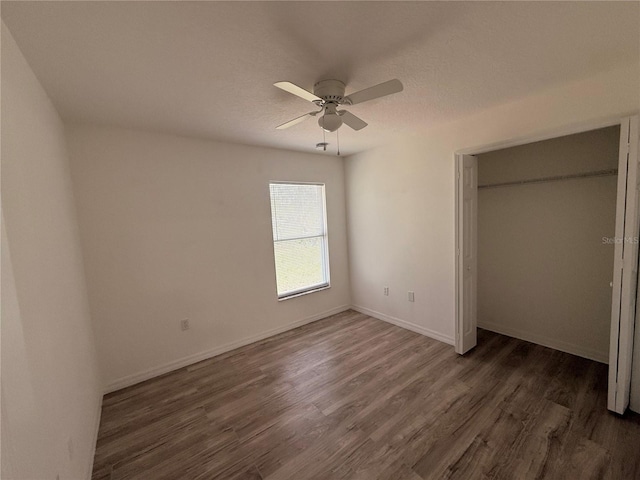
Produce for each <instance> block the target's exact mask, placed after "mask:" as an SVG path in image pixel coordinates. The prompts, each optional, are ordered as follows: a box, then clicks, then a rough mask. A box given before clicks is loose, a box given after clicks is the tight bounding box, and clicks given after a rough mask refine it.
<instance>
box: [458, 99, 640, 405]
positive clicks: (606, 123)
mask: <svg viewBox="0 0 640 480" xmlns="http://www.w3.org/2000/svg"><path fill="white" fill-rule="evenodd" d="M634 115H638V113H637V112H634V113H630V114H628V115H621V116H616V117H607V118H603V119H598V120H594V121H591V122H586V123H580V124H575V125H569V126H564V127H559V128H556V129H551V130H547V131H543V132H539V133H537V134H533V135H529V136H523V137H516V138H513V139H506V140H504V141H498V142H494V143H490V144H484V145H480V146H475V147H469V148H462V149H459V150H456V151H455V152H454V154H453V160H454V161H453V165H454V171H453V181H454V185H455V249H454V257H455V326H454V329H455V349H456V352H457V353H460V354H462V353H463V352H462V351H461V349H460V346H461V338H462V332H463V318H462V313H463V298H462V289H461V283H460V282H461V280H462V273H461V270H460V268H461V256H460V252H461V251H462V232H461V221H462V219H461V215H462V210H461V205H462V198H461V195H462V193H463V192H462V189H461V186H460V180H459V178H460V176H461V173H462V171H461V169H462V162H463V155H480V154H482V153H486V152H491V151H494V150H501V149H504V148H510V147H516V146H519V145H525V144H528V143H534V142H539V141H543V140H550V139H553V138H558V137H564V136H567V135H572V134H576V133H582V132H588V131H590V130H597V129H599V128H606V127H612V126H614V125H619V126H620V128H621V129H622V128H623V127H624V124H625V122H627V120H628V118H629V117H631V116H634ZM612 271H613V265H612ZM474 275H475V276H476V279H475V281H476V283H477V271H476V272H474ZM639 288H640V287H639ZM638 300H639V301H640V298H639V299H638ZM473 322H474V323H475V328H476V329H477V318H475V319H473ZM611 322H612V324H613V319H612V321H611ZM612 327H613V325H612ZM610 363H611V361H610ZM627 403H628V402H627ZM608 407H609V409H610V410H614V411H617V410H616V409H614V408H611V407H612V405H611V404H609V406H608ZM618 413H622V412H618Z"/></svg>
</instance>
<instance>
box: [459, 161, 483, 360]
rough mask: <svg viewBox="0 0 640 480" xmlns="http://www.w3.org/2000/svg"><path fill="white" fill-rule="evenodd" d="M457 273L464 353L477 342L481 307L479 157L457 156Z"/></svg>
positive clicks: (460, 328)
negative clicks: (478, 237) (478, 311)
mask: <svg viewBox="0 0 640 480" xmlns="http://www.w3.org/2000/svg"><path fill="white" fill-rule="evenodd" d="M456 163H457V165H456V168H457V177H458V178H457V181H458V199H457V200H458V201H457V221H458V238H457V252H456V254H457V256H456V259H457V261H456V266H457V269H458V270H457V277H458V282H459V284H458V289H457V291H458V299H457V300H458V305H457V309H458V314H457V321H456V345H455V348H456V352H457V353H460V354H463V353H466V352H468V351H469V350H471V349H472V348H473V347H475V346H476V343H477V326H478V319H477V310H478V299H477V289H478V272H477V265H478V242H477V231H478V159H477V158H476V157H474V156H472V155H458V156H457V162H456Z"/></svg>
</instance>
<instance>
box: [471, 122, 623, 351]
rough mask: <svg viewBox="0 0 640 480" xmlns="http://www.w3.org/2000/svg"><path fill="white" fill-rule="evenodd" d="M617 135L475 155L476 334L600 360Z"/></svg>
mask: <svg viewBox="0 0 640 480" xmlns="http://www.w3.org/2000/svg"><path fill="white" fill-rule="evenodd" d="M618 144H619V126H614V127H608V128H604V129H599V130H593V131H589V132H583V133H579V134H575V135H569V136H565V137H560V138H555V139H551V140H545V141H541V142H535V143H531V144H527V145H521V146H517V147H512V148H507V149H503V150H498V151H494V152H488V153H484V154H481V155H478V156H477V157H478V185H479V187H478V326H479V327H480V328H485V329H487V330H492V331H495V332H499V333H503V334H506V335H510V336H513V337H517V338H521V339H524V340H528V341H532V342H535V343H539V344H541V345H546V346H549V347H552V348H555V349H558V350H562V351H566V352H569V353H573V354H576V355H580V356H583V357H587V358H591V359H593V360H597V361H600V362H603V363H606V362H607V360H608V350H609V329H610V325H611V288H610V285H609V284H610V282H611V280H612V272H613V253H614V243H613V241H614V240H613V236H614V228H615V211H616V187H617V166H618V165H617V164H618Z"/></svg>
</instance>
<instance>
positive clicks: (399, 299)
mask: <svg viewBox="0 0 640 480" xmlns="http://www.w3.org/2000/svg"><path fill="white" fill-rule="evenodd" d="M639 73H640V72H638V68H637V66H632V67H629V68H623V69H619V70H615V71H610V72H605V73H602V74H600V75H597V76H595V77H592V78H589V79H585V80H581V81H578V82H573V83H570V84H567V85H564V86H562V87H558V88H554V89H551V90H547V91H543V92H540V93H538V94H537V95H534V96H530V97H526V98H522V99H521V100H519V101H517V102H512V103H508V104H505V105H502V106H499V107H495V108H492V109H489V110H483V111H480V112H478V113H476V114H474V115H471V116H469V117H467V118H464V119H461V120H459V121H456V122H452V123H448V124H444V125H440V126H439V127H437V128H433V129H430V130H427V131H424V132H417V133H415V134H414V135H410V136H406V137H405V138H403V139H401V140H399V141H397V142H394V143H393V144H389V145H387V146H385V147H382V148H377V149H375V150H370V151H368V152H364V153H361V154H357V155H353V156H351V157H349V158H347V159H346V160H345V165H346V184H347V207H348V213H347V218H348V225H349V232H348V233H349V261H350V275H351V295H352V301H353V303H354V305H355V306H356V308H361V309H365V310H366V311H368V312H370V313H372V314H374V315H377V316H380V317H382V316H384V317H386V318H390V319H396V320H398V321H402V322H404V323H405V324H407V325H413V326H414V327H415V328H416V329H421V330H422V331H423V332H424V333H426V334H434V333H435V334H436V336H437V337H438V338H443V337H444V338H446V339H448V340H449V341H450V342H452V341H453V337H454V317H455V159H454V154H455V152H457V151H466V153H479V152H480V150H482V151H488V148H487V147H488V146H490V145H497V144H503V143H504V142H513V143H512V144H515V142H518V141H520V142H521V141H522V140H523V139H531V138H534V137H537V139H541V138H545V137H546V138H549V137H550V136H559V135H561V134H566V133H575V132H577V131H579V130H580V129H582V128H583V126H586V125H589V126H593V125H594V124H598V125H599V124H601V120H602V119H607V118H609V119H610V118H616V117H619V116H622V115H626V114H628V113H631V112H635V111H637V110H638V109H639V106H640V105H639V104H640V101H639V91H640V81H639V80H638V79H639V78H640V74H639ZM384 286H388V287H389V288H390V291H389V296H384V295H383V287H384ZM409 290H411V291H414V292H415V302H413V303H412V302H408V301H407V291H409Z"/></svg>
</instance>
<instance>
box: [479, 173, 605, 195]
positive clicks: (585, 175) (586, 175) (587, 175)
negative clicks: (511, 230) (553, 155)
mask: <svg viewBox="0 0 640 480" xmlns="http://www.w3.org/2000/svg"><path fill="white" fill-rule="evenodd" d="M617 174H618V169H617V168H612V169H611V170H598V171H596V172H586V173H575V174H572V175H558V176H555V177H543V178H534V179H531V180H514V181H512V182H502V183H490V184H488V185H478V190H481V189H483V188H497V187H509V186H512V185H525V184H527V183H544V182H558V181H560V180H571V179H574V178H590V177H608V176H610V175H617Z"/></svg>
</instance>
